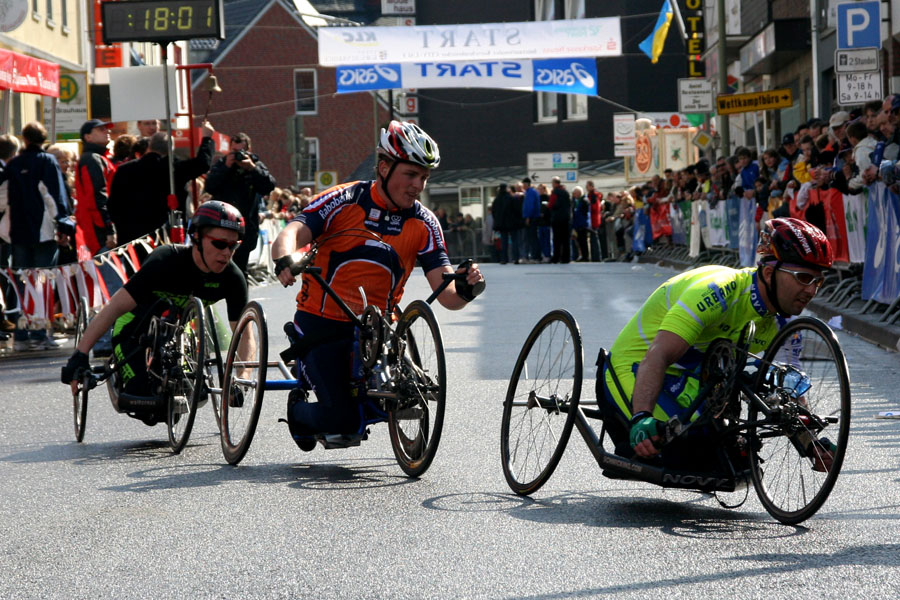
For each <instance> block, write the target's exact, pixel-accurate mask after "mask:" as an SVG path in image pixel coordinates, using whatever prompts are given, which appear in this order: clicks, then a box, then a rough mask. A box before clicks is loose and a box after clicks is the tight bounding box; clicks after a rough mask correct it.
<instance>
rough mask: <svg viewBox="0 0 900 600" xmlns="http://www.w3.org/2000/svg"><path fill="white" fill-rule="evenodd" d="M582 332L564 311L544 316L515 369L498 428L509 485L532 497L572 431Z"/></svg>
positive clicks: (517, 491) (573, 319)
mask: <svg viewBox="0 0 900 600" xmlns="http://www.w3.org/2000/svg"><path fill="white" fill-rule="evenodd" d="M583 361H584V359H583V355H582V345H581V332H580V331H579V330H578V324H577V323H576V322H575V318H574V317H573V316H572V315H571V314H569V312H567V311H565V310H554V311H551V312H549V313H547V314H546V315H544V316H543V317H542V318H541V320H540V321H538V323H537V325H535V326H534V329H532V330H531V333H530V334H529V335H528V338H527V339H526V340H525V345H524V346H522V350H521V351H520V352H519V357H518V358H517V359H516V364H515V367H514V368H513V373H512V377H511V378H510V381H509V388H508V389H507V392H506V400H505V401H504V403H503V421H502V425H501V429H500V459H501V462H502V464H503V475H504V476H505V477H506V483H507V484H509V487H510V488H511V489H512V490H513V491H514V492H515V493H517V494H522V495H528V494H531V493H533V492H535V491H537V490H538V489H539V488H540V487H541V486H542V485H544V484H545V483H546V482H547V480H548V479H550V476H551V475H552V474H553V471H554V470H555V469H556V466H557V465H558V464H559V460H560V458H561V457H562V453H563V451H564V450H565V448H566V444H567V443H568V441H569V436H570V435H571V433H572V426H573V424H574V422H575V413H576V412H577V408H578V400H579V398H580V397H581V382H582V375H583V368H584V364H583Z"/></svg>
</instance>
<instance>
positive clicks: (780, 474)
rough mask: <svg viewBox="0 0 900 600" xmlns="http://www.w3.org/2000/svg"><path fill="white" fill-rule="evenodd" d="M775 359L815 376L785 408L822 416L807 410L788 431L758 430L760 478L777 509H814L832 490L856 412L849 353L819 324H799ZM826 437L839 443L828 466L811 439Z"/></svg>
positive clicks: (797, 511) (790, 511) (793, 511)
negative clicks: (848, 401)
mask: <svg viewBox="0 0 900 600" xmlns="http://www.w3.org/2000/svg"><path fill="white" fill-rule="evenodd" d="M772 360H773V362H774V363H776V365H778V366H781V367H786V366H792V367H794V368H796V369H798V370H799V371H801V372H803V373H805V374H806V375H807V376H808V377H809V385H810V388H809V390H808V391H806V392H805V393H804V394H803V395H802V396H800V398H799V399H797V400H793V399H791V400H788V401H786V402H784V406H785V410H790V409H791V405H792V404H797V405H800V406H801V407H802V409H807V410H808V412H809V413H812V414H813V415H815V416H816V417H818V418H810V417H808V416H806V415H805V414H804V413H805V411H804V410H802V409H801V410H800V411H799V412H800V415H799V416H798V417H796V418H793V419H789V420H788V421H787V422H788V426H787V429H788V431H789V433H788V434H785V432H784V430H782V429H777V430H776V429H775V428H769V429H763V428H759V429H757V431H756V436H757V440H758V443H759V445H760V448H759V450H758V451H757V453H756V455H757V457H758V460H757V468H758V471H757V476H758V483H759V485H761V486H762V490H761V491H762V493H763V495H764V496H765V498H767V502H768V504H769V505H770V506H771V507H772V508H773V509H774V510H775V511H776V512H778V513H783V514H786V515H790V514H801V513H804V512H806V511H810V510H813V511H814V510H815V509H817V508H818V506H819V505H820V504H821V502H823V501H824V498H825V497H826V496H827V494H828V493H829V492H830V491H831V487H832V486H833V484H834V481H835V479H836V476H837V472H838V471H839V470H840V466H841V461H842V459H843V450H844V446H845V444H846V436H847V431H848V428H849V422H844V421H845V420H849V416H850V415H849V410H846V411H845V409H848V407H846V406H845V402H844V396H845V394H849V390H848V389H847V380H846V371H845V370H844V361H843V357H842V356H840V355H836V354H835V351H834V348H833V346H832V342H830V341H829V340H828V339H826V338H824V337H822V334H821V333H820V332H819V331H818V329H813V328H805V327H797V328H795V329H794V330H793V334H792V335H790V336H787V337H786V339H785V340H784V342H783V343H782V344H781V347H780V349H779V351H778V352H777V353H775V354H774V355H773V356H772ZM776 368H777V367H776ZM823 438H828V440H829V441H831V442H833V443H834V444H836V445H838V446H839V450H838V452H837V453H836V455H835V457H834V461H833V462H831V463H830V464H829V465H827V466H826V465H825V464H824V462H823V461H822V457H823V456H824V453H822V452H820V451H819V450H818V448H817V447H816V445H814V444H813V445H812V446H811V445H810V442H811V440H814V439H818V440H822V439H823ZM810 507H812V508H810Z"/></svg>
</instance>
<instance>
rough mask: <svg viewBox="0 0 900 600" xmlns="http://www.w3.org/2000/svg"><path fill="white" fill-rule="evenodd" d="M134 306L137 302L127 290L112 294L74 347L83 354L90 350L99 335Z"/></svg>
mask: <svg viewBox="0 0 900 600" xmlns="http://www.w3.org/2000/svg"><path fill="white" fill-rule="evenodd" d="M135 306H137V302H135V301H134V298H132V297H131V294H129V293H128V290H126V289H125V288H121V289H120V290H119V291H118V292H116V293H115V294H113V297H112V298H110V299H109V303H108V304H107V305H106V306H104V307H103V309H102V310H101V311H100V312H99V314H97V316H96V317H94V318H93V319H92V320H91V322H90V323H89V324H88V326H87V329H85V330H84V333H83V334H82V335H81V340H79V342H78V346H76V347H75V349H76V350H78V351H79V352H84V353H85V354H87V353H88V352H90V351H91V348H93V347H94V344H96V343H97V340H99V339H100V336H101V335H103V333H104V332H105V331H108V330H109V328H110V327H112V326H113V323H115V322H116V319H118V318H119V317H121V316H122V315H124V314H125V313H127V312H128V311H130V310H132V309H134V307H135Z"/></svg>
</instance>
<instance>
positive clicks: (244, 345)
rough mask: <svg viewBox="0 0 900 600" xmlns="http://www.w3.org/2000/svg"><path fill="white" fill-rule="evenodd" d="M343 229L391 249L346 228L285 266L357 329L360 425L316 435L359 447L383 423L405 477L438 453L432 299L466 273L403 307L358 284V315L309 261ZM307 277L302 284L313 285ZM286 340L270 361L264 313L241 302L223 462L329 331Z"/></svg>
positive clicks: (293, 384)
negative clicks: (273, 374)
mask: <svg viewBox="0 0 900 600" xmlns="http://www.w3.org/2000/svg"><path fill="white" fill-rule="evenodd" d="M346 236H357V237H363V238H365V239H366V243H367V244H369V245H370V246H372V245H374V246H376V247H380V248H382V249H385V251H388V252H391V253H393V249H392V248H390V246H389V245H388V244H386V243H385V242H383V240H381V238H380V237H379V236H377V234H374V233H372V232H369V231H367V230H364V229H351V230H346V231H343V232H339V233H337V234H334V235H332V236H328V237H326V238H323V239H321V240H318V241H316V242H314V243H313V245H312V246H311V248H310V250H309V251H308V252H307V253H306V254H304V255H303V256H302V257H299V258H298V259H296V260H295V262H294V264H293V265H292V266H291V273H292V274H294V275H295V276H296V275H300V274H302V275H303V276H304V277H309V278H310V280H311V282H314V283H315V284H316V285H319V286H321V288H322V290H323V291H324V293H325V294H326V296H327V298H328V299H330V300H331V301H333V302H334V303H335V304H336V305H337V306H338V307H339V308H340V310H341V311H342V312H343V313H344V314H345V315H346V316H347V318H348V319H349V320H350V322H352V323H353V324H354V325H355V330H356V332H357V335H356V344H355V348H356V350H355V354H356V359H355V361H354V362H358V363H359V364H358V365H356V366H355V367H354V369H353V371H354V375H353V377H352V379H353V381H348V385H356V386H359V388H358V389H360V390H361V392H362V394H361V396H362V397H361V399H360V401H359V410H360V414H361V424H360V428H359V431H358V432H357V434H356V435H352V436H346V435H339V434H330V433H328V432H319V433H316V434H315V439H316V441H317V442H318V443H320V444H321V445H322V446H323V447H324V448H325V449H334V448H346V447H349V446H358V445H359V444H360V442H361V441H362V440H365V439H367V437H368V432H369V427H370V426H371V425H374V424H377V423H382V422H387V424H388V430H389V436H390V440H391V448H392V449H393V453H394V457H395V458H396V460H397V463H398V465H399V466H400V468H401V469H402V470H403V472H404V473H406V474H407V475H408V476H410V477H419V476H421V475H422V474H423V473H425V471H426V470H427V469H428V468H429V466H430V465H431V463H432V461H433V459H434V456H435V454H436V452H437V448H438V444H439V442H440V438H441V432H442V430H443V423H444V407H445V402H446V392H447V368H446V362H445V358H444V346H443V340H442V337H441V330H440V326H439V324H438V321H437V319H436V317H435V315H434V313H433V312H432V310H431V306H430V304H431V302H433V301H434V300H435V299H436V298H437V296H438V295H439V294H440V293H441V292H442V291H443V290H444V289H445V288H446V287H447V286H448V285H449V284H450V282H451V281H455V280H461V279H462V278H463V277H465V274H459V273H445V274H444V276H443V281H442V283H441V285H440V286H439V287H438V288H437V289H436V290H435V291H434V292H433V293H432V294H431V296H429V298H428V299H427V300H424V301H423V300H414V301H413V302H411V303H410V304H409V305H408V306H407V307H406V308H405V309H404V310H402V311H401V310H400V309H399V307H398V306H396V305H394V303H393V300H392V299H391V298H390V297H389V298H388V301H387V305H386V310H385V312H382V311H381V309H380V308H379V307H378V306H375V305H374V304H367V303H366V300H365V290H364V288H363V287H362V286H361V287H360V290H359V291H360V300H361V305H363V309H362V311H361V314H357V312H356V311H354V310H353V309H352V308H351V307H350V306H349V305H348V302H347V301H345V299H343V298H341V297H340V296H339V295H338V294H337V292H335V290H334V289H333V288H332V287H331V285H330V284H329V283H328V281H326V280H325V278H323V276H322V269H321V267H318V266H315V264H314V262H315V258H316V256H317V253H318V252H319V251H320V250H321V249H322V248H323V246H324V245H325V244H328V243H330V242H332V241H334V240H338V239H340V238H341V237H346ZM311 282H306V283H307V284H309V285H312V283H311ZM292 328H293V324H292V323H286V324H285V332H286V333H288V337H289V338H290V337H291V331H292ZM292 341H293V343H292V344H291V346H290V347H289V348H288V349H287V350H285V351H284V352H282V353H280V355H279V357H278V359H277V360H275V361H269V358H268V329H267V325H266V317H265V313H264V312H263V309H262V307H261V306H260V305H259V303H257V302H255V301H251V302H250V303H248V305H247V306H246V307H245V308H244V312H243V314H242V315H241V317H240V318H239V320H238V322H237V325H236V327H235V330H234V335H233V337H232V340H231V345H230V346H229V348H228V353H227V355H226V358H225V373H224V379H223V382H224V383H223V393H222V404H221V440H222V453H223V455H224V457H225V460H226V461H227V462H228V463H229V464H232V465H237V464H238V463H240V461H241V460H242V459H243V458H244V456H245V455H246V453H247V451H248V450H249V448H250V444H251V442H252V440H253V436H254V434H255V431H256V427H257V424H258V422H259V415H260V411H261V409H262V401H263V395H264V393H265V392H266V391H275V390H288V391H290V390H293V389H295V388H297V387H298V386H300V385H301V382H300V380H299V379H298V377H297V375H298V372H299V369H300V366H301V364H302V360H303V355H304V354H305V352H306V351H307V350H309V349H310V348H312V347H313V346H315V345H316V344H318V343H323V342H326V341H328V338H327V337H326V338H322V337H319V338H316V339H311V338H301V339H300V340H299V341H297V340H292ZM269 367H275V368H277V369H278V372H279V374H280V375H281V379H267V376H268V368H269Z"/></svg>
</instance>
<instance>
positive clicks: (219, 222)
mask: <svg viewBox="0 0 900 600" xmlns="http://www.w3.org/2000/svg"><path fill="white" fill-rule="evenodd" d="M201 227H221V228H222V229H230V230H232V231H237V232H238V236H239V239H243V238H244V217H243V216H242V215H241V211H239V210H238V209H237V208H235V207H234V206H232V205H231V204H228V203H227V202H221V201H219V200H209V201H207V202H204V203H203V204H201V205H200V207H199V208H197V212H195V213H194V216H193V217H192V218H191V225H190V227H188V235H193V234H194V233H196V232H197V231H199V230H200V228H201Z"/></svg>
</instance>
